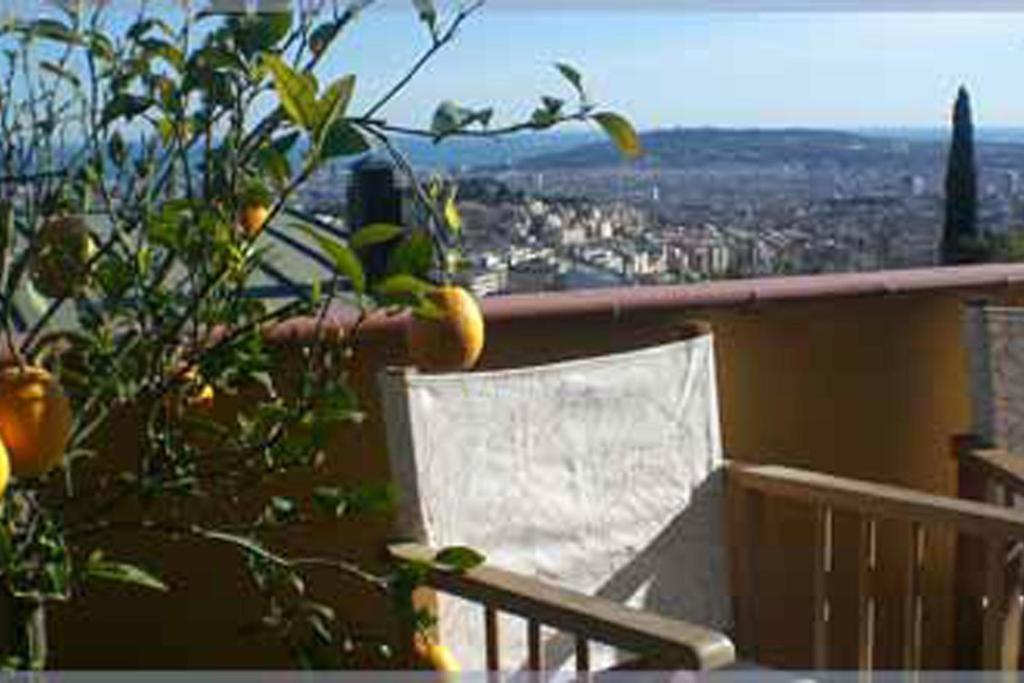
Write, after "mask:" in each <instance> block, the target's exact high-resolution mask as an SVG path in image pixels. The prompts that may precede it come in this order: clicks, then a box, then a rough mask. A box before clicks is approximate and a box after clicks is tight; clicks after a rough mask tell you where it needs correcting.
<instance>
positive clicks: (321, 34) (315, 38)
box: [309, 21, 342, 55]
mask: <svg viewBox="0 0 1024 683" xmlns="http://www.w3.org/2000/svg"><path fill="white" fill-rule="evenodd" d="M341 27H342V23H341V22H340V21H328V22H326V23H323V24H320V25H319V26H317V27H316V29H315V30H314V31H313V32H312V33H311V34H309V49H310V50H312V52H313V54H314V55H319V54H320V53H321V52H323V51H324V50H326V49H327V46H329V45H330V44H331V42H332V41H333V40H334V39H335V37H337V35H338V32H339V31H340V30H341Z"/></svg>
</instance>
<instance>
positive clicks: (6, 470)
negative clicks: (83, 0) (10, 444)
mask: <svg viewBox="0 0 1024 683" xmlns="http://www.w3.org/2000/svg"><path fill="white" fill-rule="evenodd" d="M10 480H11V457H10V456H9V455H8V454H7V447H6V446H4V442H3V441H0V496H2V495H4V491H6V490H7V483H8V482H9V481H10Z"/></svg>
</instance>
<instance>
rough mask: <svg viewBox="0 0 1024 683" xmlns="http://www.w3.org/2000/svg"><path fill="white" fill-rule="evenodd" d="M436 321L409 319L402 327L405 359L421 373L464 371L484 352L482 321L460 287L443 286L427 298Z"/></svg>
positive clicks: (477, 308)
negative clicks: (434, 308) (406, 350)
mask: <svg viewBox="0 0 1024 683" xmlns="http://www.w3.org/2000/svg"><path fill="white" fill-rule="evenodd" d="M427 297H428V299H429V300H430V301H431V302H432V303H433V304H434V305H435V306H437V308H438V309H439V310H440V314H441V315H440V317H439V318H436V319H435V318H420V317H416V316H414V317H412V318H411V319H410V321H409V326H408V327H407V328H406V342H407V344H408V347H409V358H410V359H411V360H412V362H413V363H414V364H415V365H416V367H418V368H420V369H422V370H431V371H445V370H468V369H469V368H471V367H473V366H474V365H476V362H477V360H479V359H480V354H481V352H483V349H484V319H483V316H482V315H481V314H480V307H479V306H478V305H477V303H476V300H475V299H474V298H473V297H472V296H471V295H470V293H469V292H467V291H466V290H465V289H463V288H462V287H455V286H451V285H446V286H443V287H438V288H437V289H435V290H434V291H432V292H431V293H430V294H428V295H427Z"/></svg>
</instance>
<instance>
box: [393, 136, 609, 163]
mask: <svg viewBox="0 0 1024 683" xmlns="http://www.w3.org/2000/svg"><path fill="white" fill-rule="evenodd" d="M600 139H602V138H601V134H600V133H598V132H596V131H594V132H591V131H572V132H563V131H547V132H540V133H539V132H526V133H519V134H516V135H510V136H507V137H504V138H500V139H481V138H458V139H456V138H452V139H448V140H443V141H442V142H440V143H438V144H434V143H433V142H431V141H430V140H428V139H424V138H398V139H397V143H398V147H399V148H400V149H401V150H402V151H403V152H404V153H405V154H406V155H407V156H408V157H409V159H410V161H411V162H412V164H413V165H414V166H416V167H417V168H422V169H438V170H442V169H444V170H457V169H459V168H463V167H480V166H488V167H496V168H500V167H503V166H514V165H516V164H518V163H519V162H521V161H523V160H525V159H529V158H532V157H536V156H541V155H545V154H556V153H559V152H564V151H567V150H571V149H575V148H577V147H579V146H581V145H585V144H587V143H590V142H595V141H598V140H600Z"/></svg>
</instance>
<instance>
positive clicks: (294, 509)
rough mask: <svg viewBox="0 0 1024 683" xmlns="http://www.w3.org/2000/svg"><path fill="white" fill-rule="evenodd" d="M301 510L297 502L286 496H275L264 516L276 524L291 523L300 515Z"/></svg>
mask: <svg viewBox="0 0 1024 683" xmlns="http://www.w3.org/2000/svg"><path fill="white" fill-rule="evenodd" d="M298 513H299V509H298V506H296V505H295V501H294V500H292V499H291V498H285V497H284V496H274V497H272V498H271V499H270V502H269V503H268V504H267V507H266V511H265V512H264V515H265V516H266V518H267V519H268V520H269V521H271V522H272V523H274V524H283V523H285V522H289V521H291V520H293V519H295V517H296V516H297V515H298Z"/></svg>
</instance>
